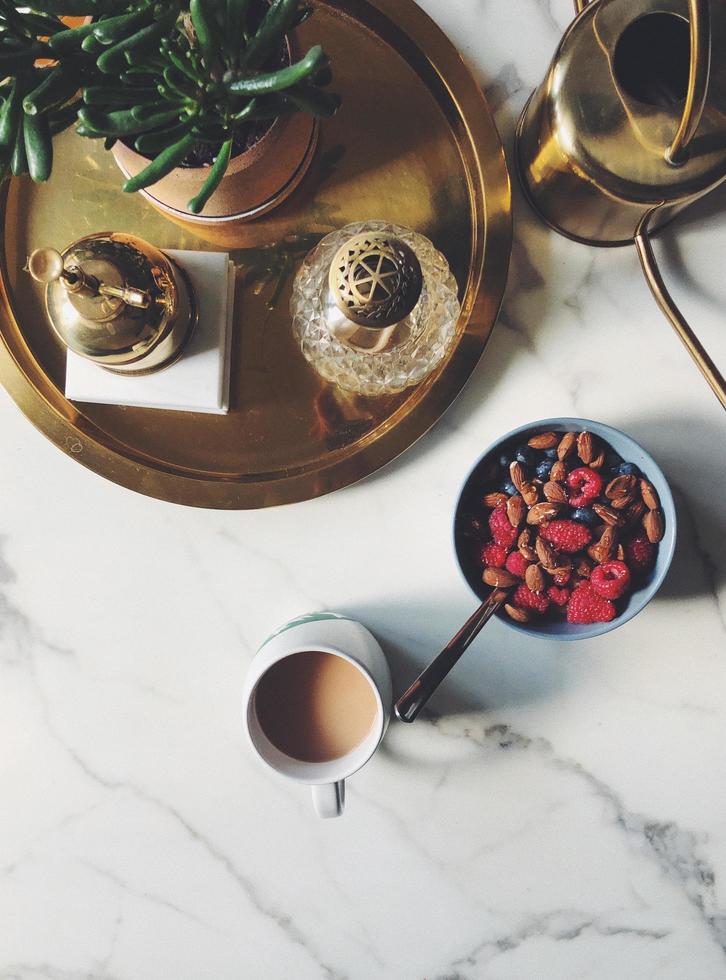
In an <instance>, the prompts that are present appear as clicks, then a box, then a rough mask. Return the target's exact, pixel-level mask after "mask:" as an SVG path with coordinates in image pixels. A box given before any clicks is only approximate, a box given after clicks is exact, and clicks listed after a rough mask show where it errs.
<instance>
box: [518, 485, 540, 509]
mask: <svg viewBox="0 0 726 980" xmlns="http://www.w3.org/2000/svg"><path fill="white" fill-rule="evenodd" d="M519 492H520V493H521V494H522V497H523V498H524V502H525V504H526V505H527V506H528V507H533V506H534V505H535V504H536V503H537V501H538V500H539V490H538V489H537V487H536V486H535V485H534V483H523V484H522V487H521V488H520V491H519Z"/></svg>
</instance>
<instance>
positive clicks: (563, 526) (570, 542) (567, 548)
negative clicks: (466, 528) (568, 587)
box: [492, 521, 592, 555]
mask: <svg viewBox="0 0 726 980" xmlns="http://www.w3.org/2000/svg"><path fill="white" fill-rule="evenodd" d="M492 530H493V529H492ZM540 535H541V537H543V538H544V539H545V541H549V543H550V544H552V545H554V546H555V548H557V550H558V551H564V552H566V553H567V554H568V555H573V554H574V553H575V552H576V551H581V550H582V548H585V547H587V545H589V544H590V542H591V541H592V534H591V533H590V532H589V531H588V529H587V528H586V527H585V525H584V524H578V523H577V522H576V521H551V522H550V523H549V524H548V525H547V527H545V528H543V529H542V530H541V531H540Z"/></svg>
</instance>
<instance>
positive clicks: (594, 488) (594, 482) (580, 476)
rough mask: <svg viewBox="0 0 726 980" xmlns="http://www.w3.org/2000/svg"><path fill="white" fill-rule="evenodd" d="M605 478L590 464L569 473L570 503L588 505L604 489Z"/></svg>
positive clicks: (576, 505) (572, 504) (579, 505)
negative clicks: (592, 468) (591, 467)
mask: <svg viewBox="0 0 726 980" xmlns="http://www.w3.org/2000/svg"><path fill="white" fill-rule="evenodd" d="M602 485H603V479H602V477H601V476H600V474H599V473H596V472H595V470H591V469H590V467H589V466H579V467H578V468H577V469H576V470H573V471H572V472H571V473H568V474H567V486H568V487H569V488H570V505H571V506H572V507H587V505H588V504H590V503H592V501H593V500H595V498H596V497H599V496H600V493H601V491H602Z"/></svg>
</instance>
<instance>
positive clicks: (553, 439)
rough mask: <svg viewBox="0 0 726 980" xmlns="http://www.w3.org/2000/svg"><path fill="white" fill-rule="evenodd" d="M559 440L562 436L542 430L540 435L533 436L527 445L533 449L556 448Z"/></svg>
mask: <svg viewBox="0 0 726 980" xmlns="http://www.w3.org/2000/svg"><path fill="white" fill-rule="evenodd" d="M559 441H560V437H559V436H558V435H557V433H555V432H540V434H539V435H537V436H532V438H531V439H530V440H529V442H528V443H527V445H528V446H531V447H532V449H554V447H555V446H556V445H557V443H558V442H559Z"/></svg>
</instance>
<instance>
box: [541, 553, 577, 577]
mask: <svg viewBox="0 0 726 980" xmlns="http://www.w3.org/2000/svg"><path fill="white" fill-rule="evenodd" d="M560 561H561V562H562V564H561V565H560V566H559V568H548V569H547V571H548V572H549V574H550V575H551V576H552V577H553V578H556V577H557V576H558V575H565V574H566V573H567V572H571V571H572V562H571V561H569V559H563V558H560Z"/></svg>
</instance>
